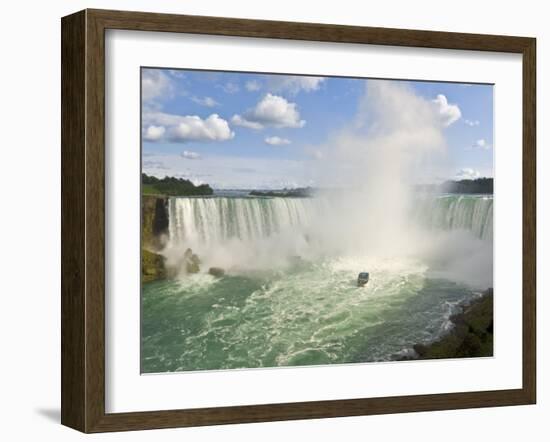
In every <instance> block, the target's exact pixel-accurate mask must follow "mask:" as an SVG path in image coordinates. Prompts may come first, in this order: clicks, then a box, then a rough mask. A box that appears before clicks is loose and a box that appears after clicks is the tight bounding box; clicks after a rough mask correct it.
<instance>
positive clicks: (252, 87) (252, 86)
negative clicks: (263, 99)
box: [244, 80, 262, 92]
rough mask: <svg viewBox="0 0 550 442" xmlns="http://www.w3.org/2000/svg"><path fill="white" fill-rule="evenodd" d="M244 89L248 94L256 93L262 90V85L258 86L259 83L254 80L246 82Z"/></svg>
mask: <svg viewBox="0 0 550 442" xmlns="http://www.w3.org/2000/svg"><path fill="white" fill-rule="evenodd" d="M244 87H245V88H246V90H247V91H248V92H256V91H259V90H260V89H261V88H262V85H261V84H260V82H259V81H256V80H248V81H247V82H246V83H245V85H244Z"/></svg>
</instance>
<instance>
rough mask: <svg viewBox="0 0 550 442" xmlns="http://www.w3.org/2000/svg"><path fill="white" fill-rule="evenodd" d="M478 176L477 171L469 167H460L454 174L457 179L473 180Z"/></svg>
mask: <svg viewBox="0 0 550 442" xmlns="http://www.w3.org/2000/svg"><path fill="white" fill-rule="evenodd" d="M479 177H480V173H479V171H477V170H475V169H472V168H471V167H465V168H463V169H460V170H459V171H458V172H457V173H456V175H455V179H457V180H473V179H476V178H479Z"/></svg>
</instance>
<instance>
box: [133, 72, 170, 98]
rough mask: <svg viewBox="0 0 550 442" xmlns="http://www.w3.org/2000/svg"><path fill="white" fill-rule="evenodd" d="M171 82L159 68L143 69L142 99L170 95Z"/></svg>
mask: <svg viewBox="0 0 550 442" xmlns="http://www.w3.org/2000/svg"><path fill="white" fill-rule="evenodd" d="M173 87H174V86H173V83H172V80H171V79H170V77H169V76H168V75H166V74H165V73H164V72H163V71H162V70H160V69H144V70H143V71H142V73H141V97H142V99H143V100H144V101H149V100H154V99H156V98H164V97H166V96H170V95H171V94H172V92H173Z"/></svg>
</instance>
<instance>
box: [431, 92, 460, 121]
mask: <svg viewBox="0 0 550 442" xmlns="http://www.w3.org/2000/svg"><path fill="white" fill-rule="evenodd" d="M433 103H434V104H435V106H436V109H437V112H438V113H439V116H440V119H441V123H442V124H443V126H445V127H448V126H450V125H451V124H453V123H454V122H455V121H458V120H459V119H460V117H461V116H462V113H461V112H460V108H459V107H458V106H457V105H456V104H450V103H449V101H448V100H447V97H446V96H445V95H443V94H439V95H438V96H437V97H436V98H435V99H434V100H433Z"/></svg>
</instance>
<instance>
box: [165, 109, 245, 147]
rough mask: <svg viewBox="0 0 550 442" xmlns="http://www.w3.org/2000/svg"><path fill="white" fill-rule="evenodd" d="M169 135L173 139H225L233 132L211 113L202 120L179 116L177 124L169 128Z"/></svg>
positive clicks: (194, 116) (225, 123) (190, 116)
mask: <svg viewBox="0 0 550 442" xmlns="http://www.w3.org/2000/svg"><path fill="white" fill-rule="evenodd" d="M169 136H170V138H171V139H172V140H174V141H187V140H194V141H225V140H229V139H231V138H233V137H234V136H235V133H234V132H233V131H231V129H230V128H229V124H228V123H227V121H225V120H224V119H223V118H220V116H219V115H218V114H212V115H210V116H209V117H208V118H206V119H204V120H203V119H202V118H200V117H198V116H196V115H189V116H185V117H181V119H180V121H179V122H178V124H176V125H175V126H173V127H172V128H171V129H170V131H169Z"/></svg>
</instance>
